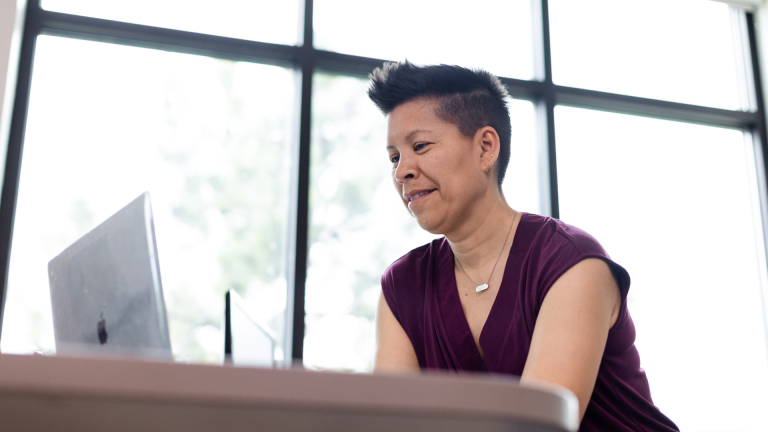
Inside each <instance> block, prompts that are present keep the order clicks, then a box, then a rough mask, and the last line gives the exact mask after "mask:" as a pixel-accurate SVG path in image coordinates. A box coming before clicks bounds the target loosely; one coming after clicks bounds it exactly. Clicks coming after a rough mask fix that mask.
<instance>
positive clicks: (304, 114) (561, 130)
mask: <svg viewBox="0 0 768 432" xmlns="http://www.w3.org/2000/svg"><path fill="white" fill-rule="evenodd" d="M149 11H151V12H149ZM691 17H695V19H691ZM754 34H755V29H754V22H753V17H752V15H751V14H749V13H747V12H745V11H743V10H739V9H736V8H732V7H729V6H727V5H725V4H723V3H720V2H713V1H709V0H647V1H638V0H579V1H574V0H479V1H475V2H472V4H471V6H469V5H468V4H467V3H466V2H445V1H443V2H437V1H430V0H411V1H407V2H406V1H399V0H398V1H396V2H390V3H388V4H387V5H378V4H376V5H374V4H370V3H366V2H359V1H347V0H289V1H280V2H266V1H238V0H227V1H224V2H221V1H219V2H213V1H208V2H191V3H190V2H182V1H175V0H162V1H152V2H147V1H143V0H142V1H139V2H136V1H133V2H126V1H113V2H103V1H91V0H43V1H42V3H40V2H39V1H35V0H30V1H29V3H28V7H27V14H26V23H25V35H24V41H23V46H22V56H21V63H20V69H19V80H18V89H17V103H16V105H15V106H16V111H15V112H14V114H13V122H12V128H11V140H10V142H9V145H8V152H7V158H6V165H5V171H4V172H5V177H4V180H3V194H2V200H1V201H0V263H3V264H2V265H1V266H0V287H2V288H3V289H2V290H0V294H2V302H4V303H5V308H4V309H3V310H1V311H0V313H1V315H0V325H1V326H2V327H0V329H1V330H2V333H1V336H2V338H1V339H0V348H2V351H3V352H4V353H30V352H33V351H43V352H47V353H53V352H54V351H55V347H54V343H53V329H52V320H51V311H50V302H49V295H48V282H47V272H46V265H47V262H48V260H50V259H51V258H52V257H53V256H55V255H56V254H57V253H59V252H60V251H61V250H63V249H64V248H65V247H66V246H67V245H69V244H71V243H72V242H73V241H75V240H76V239H77V238H78V237H80V236H81V235H83V234H84V233H86V232H87V231H88V230H90V229H91V228H93V227H94V226H96V225H97V224H98V223H99V222H100V221H102V220H104V219H105V218H107V217H108V216H109V215H110V214H112V213H113V212H114V211H116V210H117V209H119V208H120V207H121V206H122V205H124V204H125V203H127V202H128V201H130V200H131V199H132V198H134V197H135V196H138V195H139V194H140V193H141V192H143V191H145V190H148V191H149V192H150V194H151V198H152V204H153V209H154V213H155V218H156V232H157V241H158V253H159V258H160V265H161V268H162V277H163V285H164V290H165V296H166V305H167V309H168V316H169V326H170V330H171V343H172V347H173V351H174V356H175V357H176V359H177V360H178V361H185V362H202V363H219V362H221V355H222V352H223V336H222V331H221V319H222V315H223V312H224V292H225V291H226V290H229V289H234V290H236V291H237V292H239V293H240V294H241V295H242V296H243V297H244V298H245V300H246V302H247V303H248V305H249V307H250V308H251V310H252V312H253V313H254V314H255V315H256V316H257V318H258V319H259V320H260V321H262V322H264V323H266V324H267V325H268V326H270V327H271V328H272V330H274V332H275V334H277V335H278V339H279V340H278V345H279V346H280V349H279V350H278V351H279V352H278V356H279V357H280V356H283V357H284V358H283V359H280V358H279V360H285V361H284V362H282V364H283V365H289V364H290V363H291V362H292V361H293V362H301V363H302V364H303V365H304V366H305V367H307V368H310V369H319V370H337V371H340V370H341V371H356V372H362V371H368V370H370V369H371V366H372V358H373V350H374V347H375V332H374V319H375V310H376V303H377V301H378V297H379V293H380V287H379V278H380V276H381V274H382V273H383V271H384V270H385V268H386V267H387V266H388V265H389V264H390V263H391V262H392V261H394V260H395V259H397V258H398V257H400V256H401V255H403V254H404V253H406V252H408V251H409V250H410V249H412V248H413V247H416V246H418V245H421V244H423V243H425V242H428V241H430V240H431V239H433V238H434V236H433V235H431V234H429V233H426V232H424V231H422V230H421V229H420V228H419V227H418V225H417V224H416V223H415V222H414V221H413V219H412V218H411V217H410V216H409V215H408V213H407V212H406V211H405V209H404V208H402V204H401V203H400V202H399V200H398V198H397V195H396V192H395V190H394V188H393V185H392V181H391V178H390V175H391V174H390V171H389V169H390V165H389V163H388V162H387V160H386V152H385V150H384V147H385V130H384V128H385V119H384V117H383V116H382V115H381V113H379V112H378V111H377V110H376V109H375V107H374V106H373V104H372V103H371V102H370V101H368V99H367V96H366V94H365V93H366V88H367V78H366V77H367V74H368V73H370V71H371V70H372V69H373V68H375V67H377V66H379V65H381V64H382V63H383V62H384V61H386V60H402V59H406V58H407V59H408V60H411V61H413V62H417V63H455V64H460V65H464V66H469V67H482V68H485V69H487V70H489V71H491V72H493V73H495V74H498V75H499V76H500V77H501V79H502V82H503V83H504V84H505V85H506V86H507V88H508V90H509V92H510V94H511V95H512V100H511V101H510V114H511V117H512V128H513V132H512V152H511V153H512V159H511V162H510V168H509V171H508V175H507V180H506V181H505V184H504V185H503V189H504V193H505V196H506V198H507V200H508V201H509V203H510V204H511V205H512V206H513V207H514V208H515V209H517V210H520V211H526V212H532V213H541V214H545V215H550V216H554V217H558V218H562V219H563V220H564V221H565V222H567V223H570V224H573V225H576V226H579V227H581V228H583V229H585V230H586V231H588V232H590V233H592V234H593V235H594V236H595V237H596V238H597V239H598V240H599V241H600V242H601V243H602V244H603V245H604V246H605V247H606V249H607V251H608V253H609V254H611V256H612V257H613V258H614V259H615V260H616V261H617V262H619V263H620V264H622V265H624V266H625V267H626V268H627V269H628V270H629V272H630V275H631V276H632V281H633V282H632V287H631V289H630V296H629V306H630V311H631V313H632V316H633V319H634V321H635V324H636V327H637V346H638V349H639V350H640V354H641V361H642V365H643V367H644V368H645V369H646V371H647V373H648V376H649V378H650V384H651V391H652V394H653V397H654V402H655V403H656V404H657V405H658V406H659V407H660V408H661V410H662V411H663V412H665V413H667V414H668V415H669V416H670V417H671V418H672V419H673V420H674V421H675V422H676V423H677V424H678V425H679V426H680V427H681V428H682V429H684V430H713V431H714V430H744V431H757V430H765V429H766V428H768V419H766V418H765V417H764V416H761V412H762V407H765V406H768V354H767V353H768V336H767V335H766V313H765V311H766V298H768V292H766V291H765V289H766V287H765V283H766V280H768V275H767V274H766V247H765V235H766V228H765V227H766V220H767V219H766V217H767V216H768V215H767V214H766V209H768V196H767V195H766V188H765V184H766V175H765V168H764V161H765V156H766V155H768V151H766V150H768V146H767V145H766V144H767V143H768V139H767V137H766V131H765V127H764V124H765V122H764V119H765V112H764V110H763V103H762V98H761V94H760V93H761V83H760V76H759V75H758V73H757V67H756V64H755V63H756V54H755V53H756V52H757V51H756V47H755V46H754Z"/></svg>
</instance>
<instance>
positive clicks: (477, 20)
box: [314, 0, 533, 79]
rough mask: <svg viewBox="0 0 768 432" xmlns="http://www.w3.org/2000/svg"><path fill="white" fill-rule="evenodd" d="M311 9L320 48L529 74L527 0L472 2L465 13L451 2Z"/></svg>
mask: <svg viewBox="0 0 768 432" xmlns="http://www.w3.org/2000/svg"><path fill="white" fill-rule="evenodd" d="M314 7H315V8H314V26H315V46H316V47H318V48H320V49H324V50H330V51H338V52H342V53H346V54H355V55H360V56H366V57H375V58H381V59H385V60H403V59H406V58H407V59H408V60H411V61H413V62H416V63H422V64H432V63H450V64H459V65H462V66H468V67H480V68H483V69H486V70H488V71H490V72H493V73H495V74H497V75H501V76H506V77H512V78H521V79H529V78H531V77H532V76H533V51H532V46H533V43H532V34H533V33H532V30H531V0H477V1H474V2H472V7H471V9H469V8H468V6H467V4H466V2H463V1H456V0H447V1H435V0H392V1H389V2H386V3H381V4H376V5H375V6H372V3H369V2H360V1H355V0H316V1H315V3H314ZM471 11H483V13H482V15H477V16H468V15H467V13H468V12H471Z"/></svg>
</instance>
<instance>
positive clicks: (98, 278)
mask: <svg viewBox="0 0 768 432" xmlns="http://www.w3.org/2000/svg"><path fill="white" fill-rule="evenodd" d="M48 278H49V284H50V290H51V306H52V310H53V330H54V337H55V340H56V351H57V353H58V354H64V355H106V356H121V357H141V358H150V359H155V360H169V361H172V360H173V355H172V353H171V344H170V338H169V335H168V320H167V317H166V313H165V301H164V299H163V289H162V285H161V281H160V266H159V264H158V259H157V246H156V243H155V230H154V223H153V220H152V208H151V205H150V199H149V193H148V192H144V193H143V194H142V195H140V196H139V197H138V198H136V199H135V200H133V201H132V202H131V203H129V204H128V205H126V206H125V207H123V208H122V209H121V210H119V211H118V212H117V213H115V214H114V215H112V216H111V217H110V218H109V219H107V220H106V221H104V222H103V223H102V224H101V225H99V226H97V227H96V228H94V229H93V230H92V231H91V232H89V233H88V234H86V235H84V236H83V237H81V238H80V239H79V240H77V241H76V242H75V243H74V244H72V245H71V246H69V247H68V248H67V249H65V250H64V251H63V252H62V253H61V254H59V255H58V256H56V257H55V258H53V259H52V260H51V261H50V262H49V263H48Z"/></svg>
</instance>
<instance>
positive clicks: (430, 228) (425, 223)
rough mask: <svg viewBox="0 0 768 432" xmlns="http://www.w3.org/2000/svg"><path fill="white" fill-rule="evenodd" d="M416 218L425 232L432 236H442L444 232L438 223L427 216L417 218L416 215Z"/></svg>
mask: <svg viewBox="0 0 768 432" xmlns="http://www.w3.org/2000/svg"><path fill="white" fill-rule="evenodd" d="M414 218H415V219H416V222H417V223H418V224H419V226H420V227H421V229H423V230H424V231H427V232H429V233H431V234H435V235H442V234H443V232H442V230H441V229H440V224H439V223H438V221H436V220H434V219H432V218H429V217H427V216H426V215H421V216H416V215H414Z"/></svg>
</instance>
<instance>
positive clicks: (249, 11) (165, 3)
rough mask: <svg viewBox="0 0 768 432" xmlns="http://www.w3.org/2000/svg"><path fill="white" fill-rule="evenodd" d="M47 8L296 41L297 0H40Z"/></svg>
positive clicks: (258, 38)
mask: <svg viewBox="0 0 768 432" xmlns="http://www.w3.org/2000/svg"><path fill="white" fill-rule="evenodd" d="M42 7H43V8H44V9H46V10H49V11H54V12H64V13H68V14H75V15H85V16H89V17H94V18H102V19H108V20H114V21H123V22H129V23H134V24H143V25H151V26H156V27H166V28H171V29H176V30H185V31H192V32H197V33H207V34H212V35H216V36H227V37H232V38H238V39H248V40H255V41H261V42H272V43H279V44H286V45H296V43H297V38H298V34H299V30H298V29H299V27H298V24H299V20H300V18H299V0H289V1H267V0H249V1H243V0H216V1H211V0H208V1H184V0H131V1H126V0H110V1H104V0H42Z"/></svg>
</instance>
